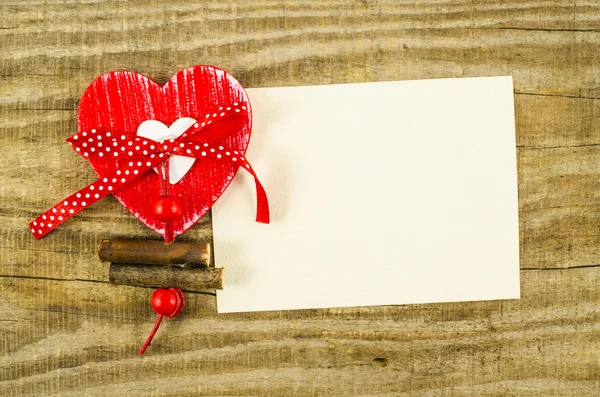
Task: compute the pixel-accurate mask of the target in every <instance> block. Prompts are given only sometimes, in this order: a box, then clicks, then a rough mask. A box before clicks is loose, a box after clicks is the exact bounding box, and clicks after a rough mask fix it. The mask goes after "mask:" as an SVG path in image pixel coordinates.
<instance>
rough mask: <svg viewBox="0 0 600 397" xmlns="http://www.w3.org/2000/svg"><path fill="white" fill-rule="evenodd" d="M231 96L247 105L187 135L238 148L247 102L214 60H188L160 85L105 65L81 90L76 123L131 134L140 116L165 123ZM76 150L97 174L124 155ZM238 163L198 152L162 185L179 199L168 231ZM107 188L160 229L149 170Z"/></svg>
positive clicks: (211, 196) (211, 108)
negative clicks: (173, 178) (176, 217)
mask: <svg viewBox="0 0 600 397" xmlns="http://www.w3.org/2000/svg"><path fill="white" fill-rule="evenodd" d="M234 103H239V104H240V106H241V105H244V106H245V107H246V108H247V109H248V111H247V112H246V113H244V114H240V115H239V116H238V117H232V118H229V119H227V120H224V121H221V122H219V123H216V124H215V125H214V127H210V128H207V129H205V130H203V131H201V132H200V133H199V136H198V137H194V139H195V140H197V141H198V142H203V141H207V142H214V143H222V145H223V146H225V147H227V148H229V149H230V150H236V151H238V152H240V153H241V154H245V152H246V148H247V146H248V142H249V140H250V133H251V120H252V115H251V110H250V103H249V101H248V97H247V95H246V92H245V91H244V89H243V88H242V86H241V85H240V83H239V82H238V81H237V80H236V79H235V78H233V77H232V76H231V75H229V74H228V73H227V72H225V71H223V70H221V69H219V68H216V67H214V66H194V67H191V68H188V69H185V70H182V71H180V72H178V73H177V74H176V75H175V76H173V78H171V79H170V80H169V81H168V82H167V83H166V84H165V85H164V86H161V85H159V84H158V83H156V82H155V81H153V80H152V79H150V78H148V77H146V76H144V75H141V74H138V73H134V72H127V71H117V72H110V73H107V74H104V75H102V76H100V77H98V78H97V79H96V80H94V81H93V82H92V84H90V86H89V87H88V88H87V89H86V91H85V92H84V94H83V97H82V98H81V102H80V104H79V114H78V131H79V134H82V133H83V132H86V131H91V130H92V129H96V130H99V131H111V132H112V133H113V134H125V135H127V136H128V137H129V136H131V138H135V136H136V132H137V128H138V126H139V125H140V124H141V123H142V122H143V121H146V120H158V121H161V122H162V123H164V124H165V125H167V126H169V125H171V124H172V123H173V122H174V121H175V120H177V119H179V118H181V117H191V118H194V119H196V120H198V121H202V120H203V119H204V118H205V117H206V115H207V114H210V115H212V114H214V113H215V112H218V109H219V107H226V106H230V105H232V104H234ZM79 154H80V155H82V156H83V154H82V152H79ZM84 158H86V159H87V160H88V161H90V163H91V165H92V167H93V168H94V170H95V171H96V173H97V174H98V175H99V176H100V177H102V176H104V175H110V174H113V173H114V172H115V170H117V169H118V168H122V167H123V166H125V164H124V163H126V162H128V159H127V158H126V157H120V158H113V157H110V156H105V157H103V158H98V157H95V158H87V157H84ZM238 168H239V165H237V164H235V163H232V162H224V161H215V158H214V156H207V158H206V159H203V158H198V159H197V160H196V162H195V163H194V165H193V166H192V168H191V169H190V171H189V172H188V173H187V174H186V175H185V176H184V177H183V178H182V179H181V181H179V182H178V183H177V184H175V185H171V186H170V194H171V195H173V196H175V197H178V198H180V199H181V203H182V215H181V218H180V219H179V220H176V221H173V222H171V228H172V230H173V234H174V236H177V235H179V234H181V233H183V232H184V231H185V230H187V229H188V228H190V227H191V226H192V225H194V224H195V223H196V222H197V221H198V220H199V219H200V218H201V217H202V216H203V215H204V214H205V213H206V212H207V211H208V210H209V209H210V208H211V207H212V205H213V204H214V203H215V201H216V200H217V199H218V198H219V197H220V196H221V194H223V192H224V191H225V189H226V188H227V186H228V185H229V183H230V182H231V180H232V179H233V177H234V175H235V173H236V171H237V169H238ZM113 194H114V195H115V197H116V198H117V199H118V200H119V201H120V202H121V204H123V205H124V206H125V208H127V209H128V210H129V211H130V212H131V213H132V214H133V215H135V216H136V217H137V218H138V219H139V220H140V221H142V222H143V223H144V224H146V225H147V226H148V227H150V228H151V229H153V230H154V231H156V232H158V233H160V234H162V235H163V236H164V234H165V223H164V222H162V221H161V220H159V219H157V218H156V216H155V214H154V211H153V203H154V202H155V201H156V199H157V198H158V197H159V196H160V180H159V176H158V174H157V173H155V172H154V171H148V172H145V173H144V174H143V175H142V176H140V177H138V178H137V179H136V180H134V181H132V182H130V183H128V184H126V185H125V186H123V187H122V188H121V189H119V190H118V191H115V192H114V193H113Z"/></svg>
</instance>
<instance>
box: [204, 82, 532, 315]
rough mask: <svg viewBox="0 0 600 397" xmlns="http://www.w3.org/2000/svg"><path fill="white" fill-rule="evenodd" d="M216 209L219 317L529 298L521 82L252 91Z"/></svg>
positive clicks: (373, 85)
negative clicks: (518, 104)
mask: <svg viewBox="0 0 600 397" xmlns="http://www.w3.org/2000/svg"><path fill="white" fill-rule="evenodd" d="M248 95H249V97H250V102H251V103H252V115H253V132H252V137H251V140H250V146H249V150H248V153H247V157H248V158H249V160H250V161H251V163H252V164H253V167H254V168H255V170H256V172H257V174H258V176H259V178H260V180H261V181H262V183H263V184H264V186H265V189H266V191H267V195H268V197H269V201H270V208H271V217H272V223H271V224H269V225H264V224H258V223H255V222H254V218H255V212H254V211H255V208H256V204H255V200H256V199H255V196H254V184H253V180H252V178H251V177H250V176H249V175H247V174H246V173H244V172H239V173H238V175H237V176H236V177H235V179H234V181H233V182H232V184H231V185H230V186H229V188H228V189H227V191H226V192H225V194H224V195H223V196H222V197H221V198H220V199H219V200H218V202H217V204H216V206H215V207H214V210H213V227H214V247H215V263H216V266H218V267H224V268H225V272H224V289H223V290H222V291H218V294H217V297H218V298H217V303H218V311H219V312H220V313H226V312H243V311H259V310H286V309H306V308H326V307H347V306H366V305H393V304H407V303H427V302H453V301H469V300H488V299H505V298H518V297H519V292H520V291H519V224H518V200H517V161H516V142H515V127H514V106H513V88H512V78H511V77H489V78H464V79H440V80H420V81H399V82H384V83H362V84H343V85H324V86H309V87H283V88H257V89H249V90H248Z"/></svg>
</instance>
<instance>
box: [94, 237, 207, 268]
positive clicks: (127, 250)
mask: <svg viewBox="0 0 600 397" xmlns="http://www.w3.org/2000/svg"><path fill="white" fill-rule="evenodd" d="M98 256H99V257H100V260H101V261H103V262H112V263H130V264H131V263H139V264H145V265H189V266H196V267H198V266H201V267H209V266H210V244H208V243H207V244H195V243H186V242H173V243H165V242H163V241H156V240H102V241H100V246H99V247H98Z"/></svg>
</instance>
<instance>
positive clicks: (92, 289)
mask: <svg viewBox="0 0 600 397" xmlns="http://www.w3.org/2000/svg"><path fill="white" fill-rule="evenodd" d="M82 3H85V4H79V2H78V1H75V0H43V1H42V0H37V1H36V0H2V2H1V4H0V48H1V51H0V130H1V133H0V147H1V148H2V151H1V157H0V192H1V196H0V380H1V382H0V395H1V396H46V395H60V396H80V395H85V396H107V395H113V396H238V395H239V396H251V395H256V396H423V397H425V396H429V397H433V396H544V397H546V396H598V395H600V289H599V288H598V287H599V284H598V283H599V281H600V265H599V263H600V249H599V247H600V245H599V243H600V180H599V176H600V161H599V160H600V3H599V2H598V1H593V0H591V1H586V0H572V1H568V2H567V1H548V2H544V1H510V0H509V1H503V2H493V1H456V2H451V1H442V0H428V1H408V2H392V1H368V0H363V1H356V2H347V1H308V0H305V1H280V2H275V1H267V0H256V1H227V2H225V1H216V0H215V1H207V2H201V1H194V0H184V1H180V0H178V1H157V0H153V1H147V0H136V1H109V0H104V1H103V0H88V1H85V2H82ZM195 64H214V65H217V66H220V67H222V68H224V69H226V70H228V71H229V72H231V73H232V74H233V75H234V76H236V77H237V78H238V79H239V80H240V82H241V83H242V84H243V85H245V86H246V87H266V86H289V85H306V84H331V83H349V82H364V81H385V80H406V79H429V78H439V77H467V76H495V75H512V76H514V83H515V101H516V120H517V126H516V128H517V144H518V148H517V151H518V162H519V196H520V197H519V208H520V236H521V280H522V281H521V291H522V298H521V299H520V300H510V301H490V302H468V303H451V304H428V305H410V306H385V307H363V308H349V309H327V310H303V311H282V312H268V313H252V314H231V315H217V314H216V307H215V296H214V294H212V293H210V292H207V293H205V294H188V295H187V298H188V303H187V306H186V309H185V311H184V313H183V314H182V315H181V316H180V317H178V318H177V319H175V320H169V321H166V322H165V323H164V324H163V326H162V327H161V330H160V331H159V334H158V336H157V338H156V340H155V342H154V344H153V345H152V347H151V348H150V350H149V351H148V353H147V355H146V356H145V357H143V358H142V357H140V356H138V355H137V349H138V348H139V347H140V344H141V343H142V342H143V341H144V340H145V338H146V336H147V335H148V332H149V330H150V328H151V326H152V324H153V322H154V318H155V317H154V313H153V311H152V309H151V308H150V306H149V304H148V300H149V297H150V295H151V293H152V290H151V289H145V288H136V287H122V286H119V287H116V286H111V285H108V284H106V283H105V282H106V281H107V277H108V269H107V266H106V265H105V264H101V263H99V262H98V260H97V258H96V249H97V246H98V242H99V240H100V239H102V238H158V236H157V235H155V234H153V233H152V232H151V231H150V230H149V229H147V228H146V227H145V226H143V225H142V224H141V223H140V222H138V221H137V220H136V219H135V218H134V217H133V216H132V215H131V214H129V213H128V212H127V211H125V210H124V209H123V208H122V207H121V205H119V204H118V203H117V201H116V200H115V199H114V198H113V197H109V198H106V199H104V200H102V201H101V202H99V203H97V204H96V205H94V206H92V207H90V208H89V209H86V210H85V211H84V212H82V213H81V214H79V215H77V216H76V217H75V218H73V219H72V220H70V221H69V222H67V223H65V224H63V225H62V226H61V227H60V228H58V229H57V230H56V231H55V232H53V233H52V234H51V235H49V236H47V237H46V238H44V239H42V240H40V241H35V240H34V239H33V238H32V236H31V235H30V232H29V229H28V222H29V221H30V220H31V219H32V218H33V217H35V216H37V215H38V214H40V212H41V211H43V210H46V209H47V208H49V207H50V206H51V205H53V204H55V203H56V202H57V201H58V200H60V199H62V198H63V197H66V196H67V195H68V194H70V193H72V192H74V191H75V190H77V189H78V188H80V187H82V186H84V185H85V184H86V183H89V182H90V181H92V180H93V179H94V176H95V174H94V173H93V171H92V169H91V168H90V166H89V165H88V164H87V163H86V162H85V161H84V160H83V159H81V158H80V157H79V156H77V155H76V154H75V153H74V152H73V151H72V150H71V148H70V147H69V145H67V144H66V143H65V141H64V140H65V138H66V137H67V136H69V135H71V134H73V132H74V131H76V116H77V110H76V109H77V103H78V101H79V97H80V95H81V93H82V92H83V90H84V89H85V88H86V86H87V85H88V84H89V83H90V82H91V81H92V80H93V79H94V78H95V77H96V76H98V75H100V74H101V73H104V72H108V71H111V70H115V69H127V70H133V71H137V72H141V73H144V74H147V75H148V76H150V77H152V78H154V79H156V80H158V81H161V82H165V81H166V80H167V79H168V78H169V77H170V76H171V75H173V74H174V73H175V72H177V71H178V70H180V69H182V68H184V67H187V66H191V65H195ZM210 225H211V222H210V219H208V218H207V219H203V220H202V221H201V222H200V223H199V224H198V225H197V226H196V227H194V228H192V229H191V230H190V231H188V232H187V233H186V234H185V235H183V236H182V237H183V239H184V240H187V241H209V240H210V238H211V228H210Z"/></svg>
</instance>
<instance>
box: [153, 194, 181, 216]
mask: <svg viewBox="0 0 600 397" xmlns="http://www.w3.org/2000/svg"><path fill="white" fill-rule="evenodd" d="M182 211H183V208H182V204H181V200H180V199H179V198H177V197H173V196H167V197H159V198H157V199H156V200H154V202H153V203H152V213H153V214H154V216H156V219H158V220H159V221H162V222H173V221H175V220H177V219H179V218H181V213H182Z"/></svg>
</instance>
